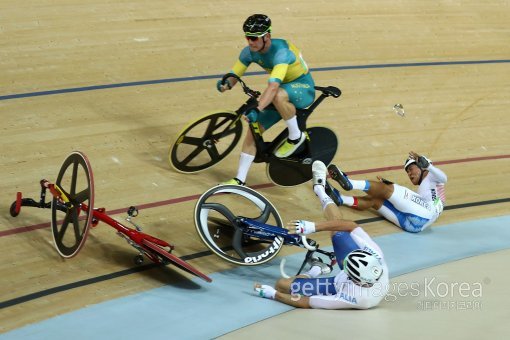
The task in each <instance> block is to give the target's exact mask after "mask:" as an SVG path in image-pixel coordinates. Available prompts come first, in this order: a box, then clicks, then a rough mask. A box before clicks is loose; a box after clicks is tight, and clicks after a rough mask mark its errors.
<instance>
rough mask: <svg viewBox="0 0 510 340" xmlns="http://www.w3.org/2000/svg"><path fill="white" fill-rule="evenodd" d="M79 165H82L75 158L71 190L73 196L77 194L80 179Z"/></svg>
mask: <svg viewBox="0 0 510 340" xmlns="http://www.w3.org/2000/svg"><path fill="white" fill-rule="evenodd" d="M78 165H80V163H79V162H78V160H75V161H74V162H73V174H72V176H71V187H70V190H69V191H70V194H71V196H74V195H75V194H76V182H77V180H78Z"/></svg>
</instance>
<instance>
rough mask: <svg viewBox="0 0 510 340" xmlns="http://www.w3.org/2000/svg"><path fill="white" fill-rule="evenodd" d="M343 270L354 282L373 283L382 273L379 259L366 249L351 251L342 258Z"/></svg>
mask: <svg viewBox="0 0 510 340" xmlns="http://www.w3.org/2000/svg"><path fill="white" fill-rule="evenodd" d="M344 271H345V273H346V274H347V276H349V277H350V278H351V279H352V280H353V281H354V282H356V283H359V284H361V285H369V286H370V285H373V284H374V283H376V282H377V280H379V278H380V277H381V275H382V274H383V267H382V266H381V264H380V263H379V260H378V259H377V258H376V257H375V256H374V255H373V254H370V253H369V252H368V251H365V250H361V249H357V250H354V251H351V252H350V253H349V254H348V255H347V256H346V257H345V259H344Z"/></svg>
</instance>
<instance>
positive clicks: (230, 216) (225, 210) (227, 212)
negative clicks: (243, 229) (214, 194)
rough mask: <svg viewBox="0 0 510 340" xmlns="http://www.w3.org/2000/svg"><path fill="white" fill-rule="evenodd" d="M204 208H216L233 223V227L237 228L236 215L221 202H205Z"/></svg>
mask: <svg viewBox="0 0 510 340" xmlns="http://www.w3.org/2000/svg"><path fill="white" fill-rule="evenodd" d="M202 209H209V210H214V211H217V212H219V213H220V214H222V215H223V216H225V217H226V218H227V220H228V221H229V222H230V223H231V224H232V226H233V227H235V228H236V229H238V228H237V223H236V216H235V215H234V214H233V213H232V211H230V209H228V208H227V207H226V206H224V205H223V204H220V203H204V204H203V205H202Z"/></svg>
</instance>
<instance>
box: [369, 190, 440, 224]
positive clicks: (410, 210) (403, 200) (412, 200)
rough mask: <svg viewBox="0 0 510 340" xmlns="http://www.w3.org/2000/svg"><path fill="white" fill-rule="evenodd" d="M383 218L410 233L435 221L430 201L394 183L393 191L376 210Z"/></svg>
mask: <svg viewBox="0 0 510 340" xmlns="http://www.w3.org/2000/svg"><path fill="white" fill-rule="evenodd" d="M377 211H378V212H379V213H380V214H381V215H382V216H384V218H386V219H388V220H389V221H390V222H392V223H394V224H395V225H397V226H398V227H400V228H402V229H403V230H405V231H408V232H411V233H418V232H420V231H422V230H424V229H425V228H426V227H427V226H429V225H430V224H432V223H433V222H434V221H435V214H434V210H433V206H432V203H431V202H425V201H424V200H423V199H422V198H421V197H420V196H419V195H418V194H417V193H415V192H413V191H411V190H409V189H407V188H405V187H402V186H400V185H398V184H395V185H394V192H393V194H392V195H391V197H390V198H389V199H388V200H385V201H384V203H383V205H382V206H381V207H380V208H379V209H378V210H377Z"/></svg>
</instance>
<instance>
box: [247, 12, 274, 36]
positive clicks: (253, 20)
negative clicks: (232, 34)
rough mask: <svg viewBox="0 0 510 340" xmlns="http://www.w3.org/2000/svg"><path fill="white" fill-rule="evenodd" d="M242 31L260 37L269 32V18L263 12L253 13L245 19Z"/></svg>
mask: <svg viewBox="0 0 510 340" xmlns="http://www.w3.org/2000/svg"><path fill="white" fill-rule="evenodd" d="M243 31H244V34H245V35H246V36H248V37H262V36H264V35H266V34H267V33H271V19H269V17H268V16H267V15H264V14H253V15H251V16H249V17H248V19H246V20H245V22H244V24H243Z"/></svg>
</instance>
